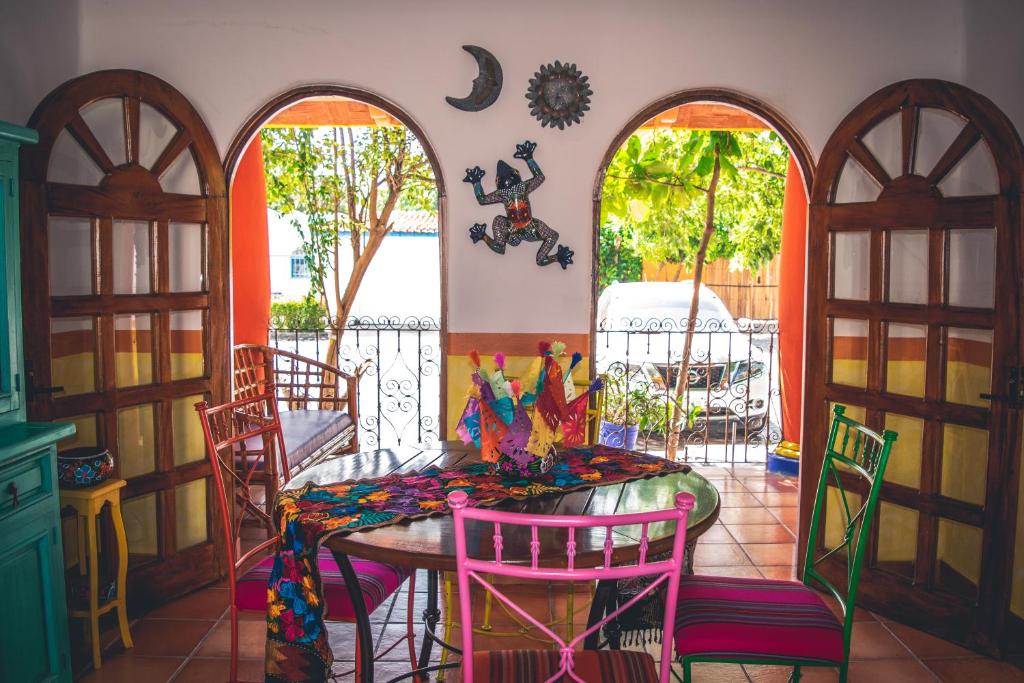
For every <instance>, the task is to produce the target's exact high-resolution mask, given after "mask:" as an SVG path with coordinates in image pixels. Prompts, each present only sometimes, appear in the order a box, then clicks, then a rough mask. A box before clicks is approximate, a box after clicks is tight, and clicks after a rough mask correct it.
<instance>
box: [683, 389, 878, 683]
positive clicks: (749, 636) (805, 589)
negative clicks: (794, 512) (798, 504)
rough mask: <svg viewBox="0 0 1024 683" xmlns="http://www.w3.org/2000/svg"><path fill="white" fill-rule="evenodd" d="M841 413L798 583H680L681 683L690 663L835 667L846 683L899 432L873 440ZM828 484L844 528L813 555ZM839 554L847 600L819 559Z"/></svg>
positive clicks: (691, 579) (796, 674) (710, 579)
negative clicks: (830, 601) (860, 591)
mask: <svg viewBox="0 0 1024 683" xmlns="http://www.w3.org/2000/svg"><path fill="white" fill-rule="evenodd" d="M844 412H845V408H844V407H843V406H840V405H837V406H836V407H835V410H834V413H835V416H834V417H833V420H832V428H831V430H830V431H829V437H828V444H827V446H826V448H825V458H824V462H823V463H822V467H821V478H820V480H819V481H818V492H817V495H816V496H815V499H814V511H813V514H812V516H811V529H810V534H809V538H808V543H807V556H806V559H805V561H804V573H803V583H800V582H796V581H775V580H768V579H734V578H729V577H715V576H686V577H684V578H683V580H682V582H681V587H680V592H679V605H678V611H677V617H676V628H675V647H676V654H677V655H678V656H679V659H680V661H681V662H682V665H683V680H684V681H685V682H686V683H689V681H691V680H692V678H691V677H692V668H693V664H694V663H695V662H719V663H734V664H770V665H785V666H792V667H793V674H792V676H791V677H790V680H791V681H799V680H800V676H801V668H802V667H810V666H818V667H831V668H837V669H838V670H839V680H840V682H841V683H843V682H845V681H846V677H847V669H848V667H849V661H850V634H851V631H852V629H853V611H854V601H855V600H856V597H857V584H858V582H859V581H860V571H861V565H862V564H863V562H864V552H865V549H866V548H867V546H868V534H869V532H870V527H871V520H872V519H873V518H874V516H875V510H876V507H877V505H878V495H879V492H880V491H881V487H882V477H883V475H884V473H885V466H886V464H887V463H888V461H889V453H890V452H891V450H892V445H893V442H895V441H896V433H895V432H891V431H886V432H885V433H884V434H882V435H879V434H877V433H875V432H874V431H872V430H870V429H868V428H867V427H865V426H864V425H862V424H860V423H859V422H856V421H855V420H852V419H850V418H848V417H846V416H845V415H844V414H843V413H844ZM857 479H860V480H862V481H863V482H864V486H863V488H862V489H861V490H866V491H867V494H866V496H864V497H863V498H862V499H861V500H859V501H858V500H857V499H856V498H853V496H858V497H860V495H859V494H853V493H851V491H850V488H851V487H850V485H849V484H850V483H851V482H853V481H856V480H857ZM830 484H831V485H832V487H834V489H833V491H834V493H833V495H834V496H835V497H836V498H837V503H838V512H839V514H840V515H841V517H842V519H841V522H842V525H843V526H845V529H843V527H842V526H840V529H843V530H842V537H841V539H839V542H838V543H837V544H836V545H835V546H834V547H832V548H829V549H827V550H825V551H824V552H823V553H820V554H819V552H818V548H819V537H820V534H821V528H820V527H821V524H822V521H823V517H824V513H823V508H824V507H825V501H826V498H827V497H828V495H829V489H830V488H831V487H830ZM858 488H860V487H858ZM821 540H822V545H825V543H824V539H821ZM843 553H845V554H846V577H845V578H846V581H847V590H846V594H845V595H843V593H842V592H841V591H840V589H839V588H837V587H836V585H835V584H833V583H832V582H831V581H829V580H828V579H827V578H826V577H825V575H824V573H823V572H822V571H820V570H821V569H822V567H821V565H822V563H823V562H825V561H826V560H828V559H829V558H834V557H836V556H837V555H841V554H843ZM814 585H820V586H821V587H823V588H824V589H825V591H826V592H827V594H830V595H831V596H832V597H833V598H835V599H836V600H837V601H838V602H839V605H840V607H841V608H842V609H841V611H842V614H843V617H842V619H840V618H839V617H837V616H836V615H835V614H834V613H833V612H832V610H831V609H829V607H828V605H827V604H826V602H825V600H824V599H823V598H822V595H821V594H820V593H819V592H818V591H816V590H814V588H812V586H814Z"/></svg>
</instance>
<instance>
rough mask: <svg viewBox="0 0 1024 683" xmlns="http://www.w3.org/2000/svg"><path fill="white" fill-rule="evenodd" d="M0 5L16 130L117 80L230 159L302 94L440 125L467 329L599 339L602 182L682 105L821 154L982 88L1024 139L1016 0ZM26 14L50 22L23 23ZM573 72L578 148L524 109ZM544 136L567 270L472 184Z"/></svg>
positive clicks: (456, 326)
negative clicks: (179, 111)
mask: <svg viewBox="0 0 1024 683" xmlns="http://www.w3.org/2000/svg"><path fill="white" fill-rule="evenodd" d="M0 3H2V4H3V7H4V9H3V10H2V11H3V16H2V17H0V18H2V19H4V20H3V21H0V45H2V46H4V48H3V49H4V52H5V53H7V52H10V51H12V47H11V46H14V47H16V52H17V53H18V54H17V57H18V58H17V60H16V62H14V63H13V66H12V65H11V64H12V63H11V62H6V63H3V64H0V85H5V84H9V83H10V84H13V85H14V86H15V87H13V89H12V97H11V98H9V99H8V98H3V99H0V115H2V116H3V117H5V118H8V119H10V120H13V121H15V122H24V121H25V119H26V118H27V117H28V115H29V113H30V112H31V110H32V108H33V107H34V106H35V105H36V103H37V102H38V101H39V100H40V99H41V98H42V97H43V96H45V95H46V93H47V92H49V91H50V90H51V89H52V88H53V87H56V86H57V85H58V84H59V83H60V82H61V81H63V80H65V79H67V78H71V77H73V76H75V75H78V74H81V73H87V72H90V71H94V70H97V69H105V68H117V67H121V68H134V69H140V70H143V71H148V72H150V73H153V74H155V75H157V76H160V77H161V78H164V79H166V80H167V81H169V82H170V83H172V84H173V85H175V86H176V87H177V88H178V89H180V90H181V91H182V92H183V93H184V94H185V96H186V97H188V98H189V99H190V100H191V101H192V102H193V103H194V104H195V106H196V107H197V108H198V110H199V111H200V113H201V114H202V116H203V117H204V119H205V120H206V122H207V124H208V125H209V126H210V128H211V130H212V132H213V136H214V138H215V139H216V141H217V144H218V146H219V147H220V149H221V151H222V152H223V151H224V150H225V149H226V147H227V145H228V144H229V143H230V141H231V138H232V136H233V135H234V134H235V132H236V131H237V129H238V128H239V127H240V126H241V124H242V122H243V121H244V120H245V119H246V118H247V117H248V116H249V115H250V114H251V113H252V112H253V111H254V110H256V109H257V108H258V107H259V106H260V105H261V104H263V103H264V102H266V101H267V100H268V99H269V98H271V97H272V96H274V95H275V94H278V93H280V92H282V91H284V90H286V89H288V88H291V87H293V86H296V85H299V84H303V83H312V82H334V83H342V84H349V85H355V86H360V87H363V88H366V89H369V90H373V91H375V92H377V93H379V94H381V95H383V96H385V97H387V98H389V99H391V100H393V101H394V102H396V103H397V104H398V105H399V106H401V107H402V108H403V109H405V110H406V111H407V112H409V113H410V114H411V115H412V116H413V118H415V119H416V120H417V121H418V123H419V124H420V125H421V126H422V127H423V129H424V131H425V132H426V135H427V137H428V138H429V141H430V143H431V144H432V145H433V146H434V148H435V149H436V150H437V152H438V154H439V156H440V162H441V166H442V172H443V174H444V178H445V180H446V182H447V184H448V192H449V224H448V226H447V228H448V230H449V231H450V232H449V234H450V240H449V249H450V252H449V261H448V264H449V271H448V282H449V292H448V296H449V323H450V329H451V330H452V331H456V332H463V331H521V332H552V333H556V332H557V333H567V332H584V331H586V330H588V329H589V296H590V277H591V270H590V269H591V263H590V261H591V258H590V245H591V231H592V226H591V192H592V187H593V183H594V177H595V173H596V171H597V166H598V164H599V161H600V158H601V156H602V155H603V154H604V152H605V150H606V148H607V145H608V144H609V142H610V140H611V138H612V137H613V136H614V135H615V133H616V132H617V131H618V130H619V128H620V127H621V126H622V125H623V124H624V123H625V122H626V121H627V120H628V119H629V118H630V117H631V116H632V115H633V114H635V113H636V112H637V111H638V110H639V109H641V108H642V107H643V106H644V105H646V104H647V103H649V102H651V101H652V100H655V99H657V98H659V97H661V96H664V95H667V94H669V93H672V92H675V91H678V90H683V89H687V88H695V87H706V86H719V87H726V88H730V89H734V90H738V91H742V92H744V93H747V94H750V95H753V96H755V97H758V98H761V99H762V100H764V101H766V102H767V103H768V104H770V105H771V106H773V107H775V108H776V109H777V110H778V111H780V112H781V113H782V114H783V115H784V116H786V117H787V118H788V119H789V120H790V121H791V122H792V123H793V124H794V125H795V126H796V128H797V129H798V130H799V131H800V132H801V133H802V135H803V136H804V137H805V138H806V140H807V142H808V143H809V144H810V146H811V149H812V151H813V153H814V154H815V155H817V154H819V153H820V151H821V148H822V146H823V144H824V142H825V140H826V139H827V137H828V135H829V133H830V132H831V131H832V129H833V128H834V127H835V126H836V125H837V124H838V123H839V121H840V120H841V119H842V117H843V116H844V115H845V114H846V113H847V112H848V111H849V110H850V109H851V108H852V107H854V106H855V105H856V104H857V103H858V102H860V101H861V100H862V99H864V98H865V97H867V96H868V95H870V94H871V93H872V92H874V91H875V90H877V89H878V88H880V87H882V86H884V85H887V84H888V83H891V82H893V81H896V80H900V79H904V78H912V77H936V78H945V79H949V80H952V81H957V82H960V83H963V84H965V85H967V86H969V87H974V88H976V89H978V90H980V91H981V92H982V93H983V94H985V95H987V96H988V97H990V98H992V99H993V100H994V101H995V102H996V104H997V105H999V106H1001V107H1002V108H1003V109H1004V111H1006V113H1007V114H1008V115H1010V116H1011V118H1012V119H1013V120H1014V122H1015V123H1016V124H1017V125H1018V126H1021V124H1024V88H1021V87H1020V80H1019V75H1018V72H1019V69H1018V68H1017V67H1018V65H1020V64H1021V63H1022V59H1021V57H1022V49H1024V48H1022V47H1021V45H1020V43H1021V41H1020V40H1019V37H1018V36H1019V34H1020V32H1021V31H1020V29H1021V28H1022V19H1024V3H1014V2H1010V1H1009V0H1005V1H1004V0H900V1H899V2H892V0H861V1H860V2H855V3H851V2H844V1H840V0H774V1H773V2H763V1H760V0H717V1H716V2H713V3H712V2H696V1H693V0H685V1H683V0H650V1H646V2H632V3H624V2H621V1H620V0H591V1H590V2H583V1H578V2H568V1H563V2H559V3H555V2H550V1H547V2H544V1H541V0H518V1H517V2H511V3H487V2H480V1H479V0H478V1H476V2H470V1H469V0H451V1H448V2H444V3H442V2H423V1H422V0H395V1H391V2H384V1H381V2H375V3H367V2H353V1H342V0H305V1H303V2H290V3H289V2H281V1H280V0H219V1H218V2H209V1H208V0H177V1H176V2H158V1H156V0H80V1H79V2H68V3H61V4H60V6H59V7H58V6H57V4H56V3H53V2H50V1H47V2H41V3H20V2H18V1H17V0H0ZM22 4H33V5H34V7H33V10H32V11H31V12H28V11H24V10H19V11H14V10H13V9H12V8H13V7H14V6H16V5H22ZM69 22H71V23H74V22H77V25H78V31H77V35H75V33H76V32H75V31H71V32H70V36H69V35H68V33H69V32H68V31H67V28H66V27H67V25H68V23H69ZM51 26H56V28H55V29H54V28H51ZM54 31H56V37H58V38H60V40H56V41H55V40H54V37H55V34H54V33H53V32H54ZM26 36H30V38H26ZM76 39H77V42H76ZM12 40H13V41H15V43H11V42H10V41H12ZM55 43H56V44H55ZM464 43H473V44H478V45H482V46H484V47H486V48H488V49H490V50H491V51H492V52H494V54H495V55H496V56H497V57H498V59H499V60H500V61H501V63H502V67H503V69H504V76H505V89H504V91H503V93H502V96H501V97H500V98H499V100H498V101H497V103H496V104H495V105H494V106H492V107H491V108H489V109H487V110H485V111H484V112H481V113H476V114H470V113H464V112H460V111H457V110H455V109H453V108H451V107H449V106H448V105H447V104H446V103H445V102H444V95H446V94H451V95H455V96H462V95H464V94H466V92H467V91H468V89H469V85H470V81H471V79H472V78H473V76H474V74H475V69H474V65H473V62H472V60H471V58H470V57H469V56H468V55H467V54H466V53H464V52H462V51H461V50H460V49H459V46H460V45H462V44H464ZM76 55H77V56H76ZM555 59H560V60H569V61H574V62H576V63H578V64H579V66H580V67H581V68H582V69H583V70H584V72H585V73H587V74H588V75H589V76H590V77H591V82H592V84H593V88H594V90H595V95H594V98H593V109H592V110H591V111H590V112H589V113H588V114H587V116H586V117H585V119H584V120H583V123H582V125H580V126H573V127H572V128H571V129H569V130H566V131H557V130H555V131H551V130H547V129H543V130H542V129H541V128H540V125H539V124H538V123H537V122H536V121H534V120H533V119H532V118H531V117H530V116H529V113H528V110H527V105H526V100H525V98H524V97H523V93H524V92H525V89H526V84H527V80H528V79H529V78H530V76H531V75H532V73H533V71H534V70H535V69H536V68H537V66H538V65H540V64H541V63H542V62H548V61H553V60H555ZM12 69H15V70H17V72H16V73H14V74H12V73H10V71H11V70H12ZM23 70H24V71H25V73H22V71H23ZM5 72H6V73H5ZM526 138H529V139H531V140H535V141H537V142H538V143H539V147H538V150H537V160H538V162H539V163H540V164H541V166H542V167H543V169H544V171H545V173H546V175H547V177H548V181H547V183H546V184H545V185H544V187H542V188H541V189H540V190H538V192H537V194H536V195H535V196H534V200H535V202H534V208H535V214H536V215H537V216H538V217H540V218H541V219H543V220H545V221H546V222H547V223H549V224H550V225H551V226H552V227H554V228H555V229H556V230H559V231H560V232H561V235H562V242H564V243H566V244H568V245H570V246H571V247H572V248H573V249H575V250H576V263H575V264H574V265H572V266H570V268H569V270H568V271H567V272H562V271H561V269H560V268H558V267H557V266H549V267H547V268H543V269H541V268H538V267H537V266H535V265H534V249H533V248H532V247H531V245H521V246H519V247H517V248H514V249H511V250H510V252H509V254H508V255H506V256H503V257H500V256H497V255H495V254H493V253H491V252H489V251H488V250H487V249H486V248H485V247H484V246H483V245H482V244H477V245H473V244H471V243H470V241H469V239H468V237H467V235H466V230H467V229H468V227H469V225H470V224H472V223H473V222H476V221H485V222H490V219H491V217H492V216H493V215H494V212H495V211H494V208H493V207H488V208H484V207H478V206H477V205H476V203H475V201H474V200H473V196H472V192H471V190H470V188H469V186H467V185H464V184H463V183H462V182H461V180H462V176H463V174H464V169H465V168H466V167H468V166H473V165H475V164H479V165H481V166H483V167H484V168H485V169H487V171H488V176H487V178H486V179H485V186H487V187H490V184H491V183H493V179H494V164H495V162H496V161H497V159H498V158H504V159H505V160H506V161H512V159H511V155H512V152H513V150H514V144H515V143H516V142H520V141H522V140H523V139H526Z"/></svg>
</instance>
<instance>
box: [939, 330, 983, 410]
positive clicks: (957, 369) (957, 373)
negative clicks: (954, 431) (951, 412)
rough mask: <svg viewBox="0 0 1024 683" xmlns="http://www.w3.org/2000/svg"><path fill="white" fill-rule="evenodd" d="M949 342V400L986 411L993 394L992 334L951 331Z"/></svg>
mask: <svg viewBox="0 0 1024 683" xmlns="http://www.w3.org/2000/svg"><path fill="white" fill-rule="evenodd" d="M945 340H946V400H947V401H952V402H953V403H962V404H964V405H969V406H979V407H981V408H987V407H988V406H989V404H990V402H989V400H988V399H985V398H981V396H980V394H987V393H991V392H992V330H975V329H966V328H960V327H949V328H946V330H945Z"/></svg>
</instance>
